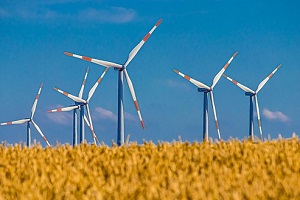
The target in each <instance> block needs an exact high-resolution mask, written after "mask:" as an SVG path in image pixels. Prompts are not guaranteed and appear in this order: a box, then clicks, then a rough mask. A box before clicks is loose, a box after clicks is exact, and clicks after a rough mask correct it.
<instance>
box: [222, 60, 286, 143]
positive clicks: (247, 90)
mask: <svg viewBox="0 0 300 200" xmlns="http://www.w3.org/2000/svg"><path fill="white" fill-rule="evenodd" d="M280 67H281V64H280V65H278V66H277V67H276V68H275V70H273V71H272V72H271V73H270V74H269V76H267V77H266V78H265V79H264V80H263V81H262V82H260V84H259V85H258V87H257V89H256V91H253V90H251V89H250V88H248V87H246V86H244V85H242V84H241V83H239V82H237V81H235V80H233V79H232V78H230V77H228V76H227V75H226V74H223V76H224V77H225V78H227V79H228V80H229V81H231V82H232V83H234V84H235V85H237V86H238V87H239V88H241V89H242V90H243V91H244V92H245V95H246V96H249V97H250V117H249V136H250V137H251V139H252V141H253V140H254V130H253V129H254V123H253V104H254V101H255V104H256V113H257V122H258V127H259V133H260V139H261V140H263V133H262V128H261V120H260V113H259V107H258V99H257V94H258V92H259V91H260V90H261V89H262V88H263V86H264V85H265V84H266V83H267V82H268V80H269V79H270V78H271V77H272V76H273V75H274V74H275V72H276V71H277V70H278V69H279V68H280Z"/></svg>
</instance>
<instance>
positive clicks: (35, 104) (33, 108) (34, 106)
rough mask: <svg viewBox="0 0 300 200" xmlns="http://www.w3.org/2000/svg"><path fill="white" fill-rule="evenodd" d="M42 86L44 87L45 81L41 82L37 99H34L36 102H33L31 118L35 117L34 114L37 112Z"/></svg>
mask: <svg viewBox="0 0 300 200" xmlns="http://www.w3.org/2000/svg"><path fill="white" fill-rule="evenodd" d="M42 87H43V83H41V85H40V88H39V91H38V93H37V95H36V97H35V100H34V102H33V105H32V108H31V116H30V119H32V118H33V115H34V113H35V109H36V106H37V103H38V100H39V98H40V94H41V91H42Z"/></svg>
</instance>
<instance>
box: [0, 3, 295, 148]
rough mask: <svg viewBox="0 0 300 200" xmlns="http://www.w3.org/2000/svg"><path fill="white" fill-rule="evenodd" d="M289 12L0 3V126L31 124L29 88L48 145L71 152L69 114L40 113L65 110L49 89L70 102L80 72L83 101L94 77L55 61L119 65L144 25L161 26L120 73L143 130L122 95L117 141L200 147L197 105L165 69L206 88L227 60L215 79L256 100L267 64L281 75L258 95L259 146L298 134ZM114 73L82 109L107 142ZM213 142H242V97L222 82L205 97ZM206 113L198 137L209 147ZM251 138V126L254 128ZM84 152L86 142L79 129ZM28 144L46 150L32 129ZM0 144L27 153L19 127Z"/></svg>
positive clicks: (111, 133) (187, 86)
mask: <svg viewBox="0 0 300 200" xmlns="http://www.w3.org/2000/svg"><path fill="white" fill-rule="evenodd" d="M299 8H300V2H299V1H296V0H294V1H293V0H291V1H279V0H274V1H272V2H271V1H267V0H262V1H245V0H226V1H225V0H207V1H206V0H200V1H190V0H182V1H181V0H177V1H173V0H172V1H170V0H133V1H109V0H107V1H106V0H102V1H95V0H86V1H77V0H47V1H46V0H40V1H26V2H22V1H18V3H15V2H13V1H8V0H2V1H0V23H1V26H0V47H1V53H0V69H1V72H0V85H1V86H0V87H1V90H0V99H1V104H0V121H1V122H6V121H11V120H18V119H22V118H25V117H29V116H30V110H31V107H32V104H33V101H34V98H35V96H36V94H37V91H38V87H39V85H40V83H41V82H44V87H43V90H42V93H41V97H40V100H39V103H38V106H37V111H36V114H35V116H34V119H35V122H36V123H37V124H38V125H39V126H40V128H41V129H42V131H43V133H44V134H45V136H46V137H47V138H48V140H49V141H50V143H51V144H55V143H56V141H58V142H59V143H71V141H72V112H69V113H47V110H49V109H53V108H57V107H62V106H68V105H72V104H73V102H72V100H70V99H69V98H67V97H65V96H63V95H61V94H59V93H58V92H56V91H54V90H53V89H52V88H53V86H56V87H58V88H60V89H63V90H65V91H67V92H69V93H72V94H75V95H78V92H79V89H80V86H81V83H82V80H83V77H84V73H85V70H86V68H87V67H88V66H89V67H90V73H89V75H88V79H87V84H86V88H85V91H84V96H83V97H84V98H86V97H87V94H88V91H89V89H90V88H91V87H92V86H93V84H94V83H95V82H96V80H97V79H98V77H99V76H100V75H101V74H102V72H103V71H104V69H105V68H104V67H102V66H99V65H96V64H93V63H88V62H86V61H82V60H79V59H76V58H71V57H68V56H66V55H64V54H63V52H65V51H68V52H72V53H77V54H79V55H85V56H90V57H93V58H98V59H103V60H108V61H112V62H116V63H121V64H122V63H124V62H125V61H126V59H127V56H128V54H129V52H130V51H131V50H132V49H133V48H134V47H135V46H136V45H137V44H138V43H139V42H140V41H141V40H142V38H143V37H144V36H145V35H146V33H148V32H149V31H150V30H151V28H152V27H153V26H154V25H155V23H156V22H157V21H158V20H159V19H160V18H162V19H163V22H162V23H161V24H160V26H159V27H158V28H157V29H156V30H155V32H154V33H153V34H152V36H151V37H150V38H149V40H148V41H147V42H146V43H145V45H144V46H143V47H142V49H141V50H140V51H139V53H138V54H137V56H136V57H135V58H134V59H133V60H132V62H131V63H130V65H129V66H128V68H127V69H128V73H129V75H130V77H131V79H132V82H133V85H134V88H135V92H136V95H137V99H138V102H139V106H140V109H141V112H142V116H143V119H144V122H145V130H143V129H142V128H141V126H140V123H139V120H138V116H137V113H136V111H135V107H134V104H133V102H132V98H131V95H130V92H129V89H128V87H127V85H125V89H124V92H125V93H124V106H125V113H126V120H125V134H126V135H125V137H126V136H127V135H128V134H129V135H130V140H131V141H137V142H138V143H142V142H143V139H145V140H147V141H149V140H152V141H153V142H158V141H169V142H171V141H173V140H177V139H178V136H179V135H180V136H181V139H182V140H188V141H190V142H193V141H202V115H203V113H202V112H203V94H202V93H199V92H197V88H196V87H195V86H194V85H192V84H191V83H189V82H188V81H186V80H185V79H183V78H181V77H180V76H178V75H177V74H175V73H174V72H173V68H176V69H178V70H179V71H181V72H183V73H185V74H187V75H189V76H191V77H193V78H194V79H196V80H198V81H201V82H203V83H205V84H207V85H211V83H212V80H213V78H214V76H215V75H216V74H217V73H218V72H219V70H220V69H221V68H222V67H223V66H224V64H225V63H226V62H227V61H228V60H229V58H230V57H231V56H232V54H233V53H234V52H235V51H238V52H239V53H238V55H237V56H236V58H235V59H234V60H233V61H232V63H231V65H230V67H229V68H228V69H227V71H226V74H227V75H228V76H230V77H231V78H233V79H235V80H237V81H239V82H241V83H242V84H244V85H246V86H248V87H249V88H251V89H253V90H256V88H257V86H258V84H259V83H260V82H261V81H262V80H263V79H264V78H266V77H267V76H268V75H269V74H270V73H271V71H273V70H274V69H275V67H276V66H277V65H278V64H280V63H281V64H282V67H281V68H280V69H279V70H278V71H277V72H276V74H275V75H274V76H273V77H272V79H270V81H269V82H268V83H267V84H266V85H265V86H264V88H263V89H262V90H261V91H260V92H259V94H258V100H259V106H260V112H261V120H262V128H263V134H264V136H265V137H267V135H268V134H269V135H270V136H271V137H272V138H277V137H278V134H281V135H282V136H283V137H287V138H288V137H291V135H292V133H294V132H295V133H297V134H299V132H300V123H299V119H300V103H299V98H300V93H299V90H300V84H299V81H298V77H299V76H300V70H299V67H300V56H299V55H300V34H299V33H300V24H299V20H300V12H299ZM117 80H118V73H117V71H115V70H113V69H110V70H108V73H107V74H106V76H105V77H104V79H103V80H102V82H101V84H100V85H99V87H98V88H97V91H96V92H95V94H94V96H93V98H92V99H91V100H90V107H91V113H92V117H93V124H94V129H95V131H96V134H97V136H98V138H99V139H100V141H104V142H105V143H106V144H111V141H112V140H114V141H116V138H117ZM214 98H215V104H216V109H217V115H218V119H219V125H220V130H221V136H222V138H223V139H225V140H228V139H229V138H230V137H233V138H239V139H243V138H244V137H246V136H247V135H248V129H249V124H248V123H249V97H246V96H245V95H244V92H243V91H242V90H241V89H239V88H238V87H236V86H235V85H233V84H232V83H230V82H229V81H228V80H226V79H225V78H223V77H222V78H221V79H220V81H219V82H218V84H217V85H216V86H215V88H214ZM212 114H213V113H212V109H211V104H210V102H209V136H210V137H212V138H214V139H216V138H217V131H216V128H215V125H214V120H213V115H212ZM254 131H255V134H256V135H258V134H259V131H258V126H257V120H256V119H255V124H254ZM86 137H87V140H88V142H92V139H91V133H90V132H89V131H88V130H87V128H86ZM32 139H36V140H37V141H39V142H41V144H42V145H45V142H44V141H43V140H42V138H41V137H40V135H39V134H38V132H37V131H36V130H34V129H33V128H32ZM0 140H1V141H7V142H8V143H18V142H20V141H22V142H25V141H26V125H24V124H23V125H10V126H2V127H0Z"/></svg>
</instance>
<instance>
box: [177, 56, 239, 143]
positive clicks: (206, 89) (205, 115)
mask: <svg viewBox="0 0 300 200" xmlns="http://www.w3.org/2000/svg"><path fill="white" fill-rule="evenodd" d="M237 53H238V52H235V53H234V54H233V56H232V57H231V58H230V59H229V61H228V62H227V63H226V64H225V66H224V67H223V68H222V69H221V70H220V71H219V73H218V74H217V75H216V76H215V77H214V79H213V83H212V85H211V86H210V87H209V86H207V85H205V84H204V83H201V82H199V81H197V80H195V79H193V78H191V77H189V76H187V75H185V74H183V73H181V72H179V71H178V70H176V69H174V72H175V73H177V74H178V75H180V76H182V77H183V78H185V79H186V80H188V81H189V82H191V83H192V84H194V85H195V86H197V87H198V92H203V94H204V102H203V140H204V141H208V100H207V93H209V95H210V100H211V105H212V109H213V112H214V118H215V123H216V128H217V132H218V137H219V140H222V139H221V134H220V128H219V122H218V119H217V112H216V107H215V102H214V96H213V89H214V87H215V86H216V84H217V83H218V81H219V80H220V78H221V76H222V74H223V73H224V72H225V70H226V69H227V68H228V66H229V65H230V63H231V61H232V60H233V59H234V57H235V56H236V55H237Z"/></svg>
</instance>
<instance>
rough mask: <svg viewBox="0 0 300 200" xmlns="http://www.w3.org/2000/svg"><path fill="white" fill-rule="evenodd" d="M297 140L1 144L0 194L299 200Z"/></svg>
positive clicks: (17, 196)
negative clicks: (57, 144)
mask: <svg viewBox="0 0 300 200" xmlns="http://www.w3.org/2000/svg"><path fill="white" fill-rule="evenodd" d="M299 144H300V143H299V140H298V139H297V138H293V139H289V140H277V141H266V142H258V143H252V142H250V141H247V140H245V141H238V140H232V141H228V142H221V143H188V142H180V141H179V142H172V143H159V144H157V145H155V144H153V143H151V142H149V143H148V142H145V143H144V144H142V145H137V144H136V143H130V144H129V145H127V146H126V145H124V146H122V147H116V146H113V147H108V146H104V145H103V146H98V147H96V146H93V145H87V144H82V145H80V146H77V147H75V148H73V147H71V146H68V145H62V146H56V147H50V148H49V147H47V148H42V147H41V146H39V145H36V146H34V147H31V148H27V147H23V146H21V145H15V146H7V145H5V144H2V146H0V199H300V145H299Z"/></svg>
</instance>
